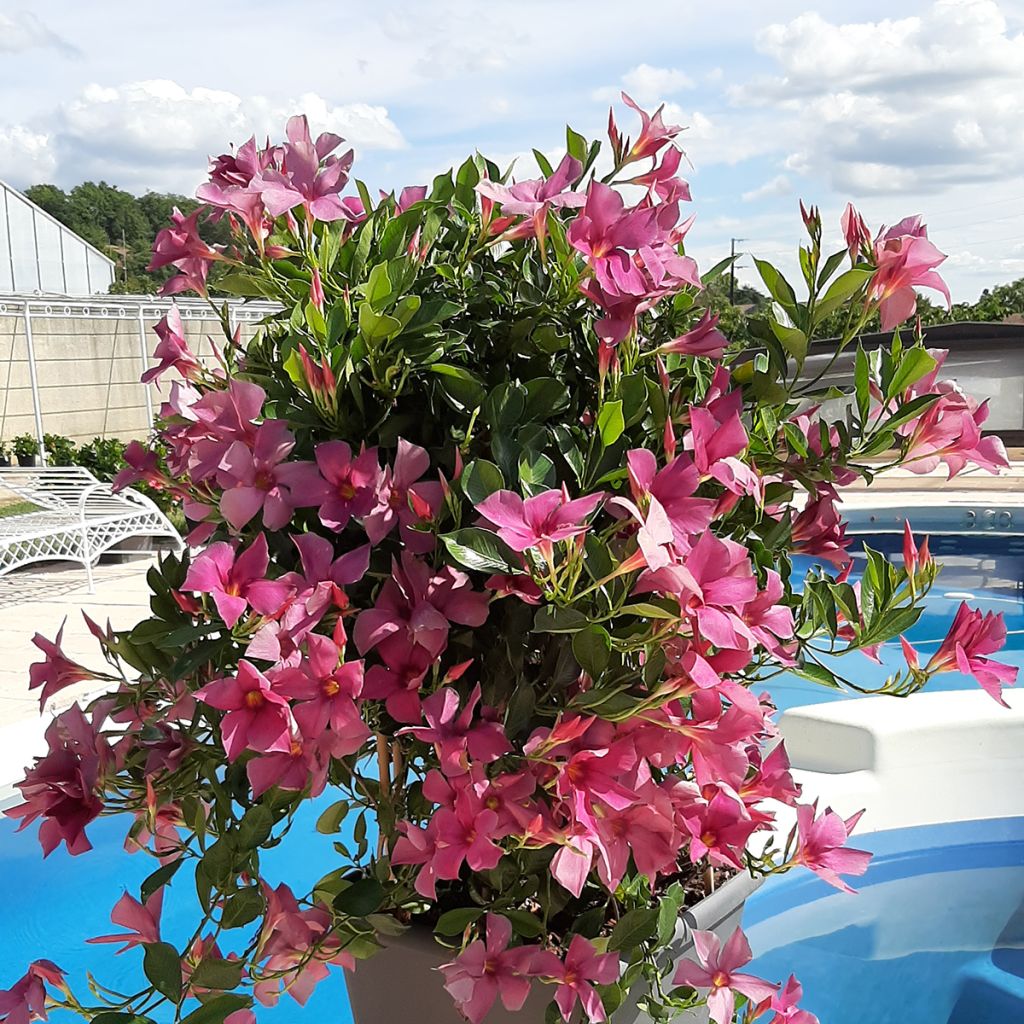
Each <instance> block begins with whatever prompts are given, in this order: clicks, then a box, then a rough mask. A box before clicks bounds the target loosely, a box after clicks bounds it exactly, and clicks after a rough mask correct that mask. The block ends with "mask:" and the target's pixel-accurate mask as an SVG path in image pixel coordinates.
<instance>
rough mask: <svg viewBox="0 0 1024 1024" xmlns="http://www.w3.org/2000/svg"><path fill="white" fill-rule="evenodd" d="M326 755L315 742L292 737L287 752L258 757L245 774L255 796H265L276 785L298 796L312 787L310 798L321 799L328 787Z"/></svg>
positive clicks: (246, 769) (250, 762)
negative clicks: (320, 796) (325, 788)
mask: <svg viewBox="0 0 1024 1024" xmlns="http://www.w3.org/2000/svg"><path fill="white" fill-rule="evenodd" d="M324 753H325V751H324V750H322V749H321V746H320V744H318V743H317V742H316V741H315V740H301V739H299V738H297V737H292V741H291V746H290V747H289V749H288V750H286V751H275V752H274V753H271V754H263V755H261V756H259V757H254V758H252V759H251V760H250V761H248V762H247V763H246V766H245V774H246V777H247V778H248V779H249V785H250V786H252V795H253V796H254V797H259V796H262V795H263V794H264V793H266V791H267V790H268V789H270V788H271V787H272V786H277V787H278V789H285V790H290V791H291V792H293V793H298V792H300V791H302V790H304V789H305V788H306V787H307V786H308V787H309V795H310V797H312V798H315V797H318V796H319V795H320V794H321V793H322V792H323V791H324V787H325V786H326V784H327V763H326V759H325V757H324V756H323V755H324Z"/></svg>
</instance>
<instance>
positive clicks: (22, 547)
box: [0, 466, 185, 593]
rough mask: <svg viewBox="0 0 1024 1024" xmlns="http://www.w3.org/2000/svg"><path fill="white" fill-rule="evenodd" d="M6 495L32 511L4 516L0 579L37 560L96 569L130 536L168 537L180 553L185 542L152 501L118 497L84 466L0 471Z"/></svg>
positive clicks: (129, 494)
mask: <svg viewBox="0 0 1024 1024" xmlns="http://www.w3.org/2000/svg"><path fill="white" fill-rule="evenodd" d="M4 491H8V492H10V493H12V494H14V495H16V496H17V497H19V498H21V499H23V500H24V501H26V502H30V503H31V504H32V505H33V506H35V509H34V510H33V511H29V512H24V513H16V514H14V515H10V516H0V576H4V575H6V574H7V573H9V572H11V570H13V569H17V568H20V567H21V566H23V565H29V564H31V563H33V562H46V561H56V562H63V561H70V562H80V563H81V564H82V565H83V566H84V567H85V573H86V577H87V578H88V580H89V592H90V593H92V591H93V573H92V567H93V565H95V564H96V562H97V561H98V560H99V557H100V555H101V554H103V553H104V552H106V551H110V550H111V548H113V547H115V545H117V544H119V543H121V542H122V541H124V540H126V539H127V538H129V537H166V538H168V539H169V540H170V541H171V543H172V546H173V547H174V549H175V550H176V551H177V552H178V553H180V552H181V551H183V550H184V547H185V545H184V542H183V541H182V539H181V537H180V536H179V534H178V531H177V530H175V528H174V527H173V526H172V525H171V523H170V521H169V520H168V519H167V517H166V516H165V515H164V514H163V512H161V511H160V509H159V508H157V506H156V505H155V504H153V502H152V501H150V499H149V498H147V497H145V496H144V495H142V494H139V492H138V491H134V490H132V489H131V488H125V489H124V490H122V491H118V492H117V493H116V494H115V493H114V491H113V490H112V489H111V487H110V484H106V483H101V482H100V481H99V480H97V479H96V477H94V476H93V475H92V473H90V472H89V470H87V469H85V468H83V467H81V466H43V467H34V466H33V467H21V466H12V467H0V493H2V492H4Z"/></svg>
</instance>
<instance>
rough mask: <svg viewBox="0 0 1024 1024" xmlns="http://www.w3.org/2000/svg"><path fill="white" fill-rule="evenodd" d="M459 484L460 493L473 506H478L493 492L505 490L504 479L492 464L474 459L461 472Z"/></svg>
mask: <svg viewBox="0 0 1024 1024" xmlns="http://www.w3.org/2000/svg"><path fill="white" fill-rule="evenodd" d="M459 484H460V485H461V487H462V493H463V494H464V495H465V496H466V497H467V498H468V499H469V500H470V501H471V502H472V503H473V504H474V505H479V504H480V502H482V501H483V500H484V499H485V498H487V497H488V496H490V495H492V494H493V493H494V492H495V491H502V490H504V489H505V478H504V477H503V476H502V475H501V470H500V469H498V467H497V466H496V465H495V464H494V463H493V462H488V461H487V459H474V460H473V461H472V462H470V463H468V464H467V465H466V467H465V468H464V469H463V470H462V476H461V477H460V478H459Z"/></svg>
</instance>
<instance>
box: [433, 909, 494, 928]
mask: <svg viewBox="0 0 1024 1024" xmlns="http://www.w3.org/2000/svg"><path fill="white" fill-rule="evenodd" d="M482 916H483V909H482V908H481V907H456V908H455V909H454V910H449V911H448V912H447V913H444V914H442V915H441V916H440V917H439V918H438V919H437V924H435V925H434V931H435V932H436V933H437V934H438V935H461V934H462V933H463V932H464V931H465V930H466V929H467V928H468V927H469V926H470V925H471V924H472V923H473V922H474V921H478V920H479V919H480V918H481V917H482Z"/></svg>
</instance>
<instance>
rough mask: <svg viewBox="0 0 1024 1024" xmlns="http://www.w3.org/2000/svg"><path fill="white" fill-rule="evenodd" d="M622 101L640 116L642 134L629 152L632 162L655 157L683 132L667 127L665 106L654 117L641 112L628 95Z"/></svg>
mask: <svg viewBox="0 0 1024 1024" xmlns="http://www.w3.org/2000/svg"><path fill="white" fill-rule="evenodd" d="M622 101H623V103H625V104H626V106H627V107H631V108H632V109H633V110H635V111H636V112H637V113H638V114H639V115H640V134H639V135H638V136H637V140H636V142H634V143H633V147H632V148H631V149H630V151H629V157H630V159H631V160H643V159H644V157H648V156H654V154H655V153H657V152H658V150H660V149H661V148H662V147H663V146H664V145H666V144H667V143H669V142H671V141H672V139H674V138H675V137H676V136H677V135H678V134H679V133H680V132H681V131H682V128H681V127H680V126H679V125H673V124H668V125H667V124H665V122H664V121H663V120H662V119H661V112H662V111H663V110H664V109H665V106H664V104H662V105H661V106H660V107H658V109H657V110H656V111H655V112H654V114H653V115H652V114H648V113H647V112H646V111H644V110H641V109H640V107H639V106H638V105H637V104H636V102H635V101H634V100H633V99H632V98H631V97H629V96H627V95H626V93H623V94H622Z"/></svg>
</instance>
